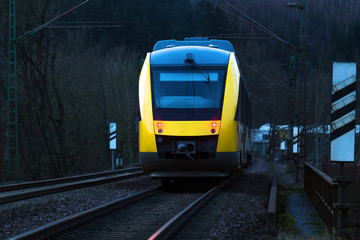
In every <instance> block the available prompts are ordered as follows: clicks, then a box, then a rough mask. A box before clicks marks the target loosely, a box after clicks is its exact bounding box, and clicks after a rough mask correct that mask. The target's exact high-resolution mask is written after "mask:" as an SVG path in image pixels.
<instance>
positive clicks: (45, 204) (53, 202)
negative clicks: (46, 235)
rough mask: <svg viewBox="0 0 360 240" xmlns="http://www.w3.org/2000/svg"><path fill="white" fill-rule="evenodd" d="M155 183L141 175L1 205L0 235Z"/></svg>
mask: <svg viewBox="0 0 360 240" xmlns="http://www.w3.org/2000/svg"><path fill="white" fill-rule="evenodd" d="M155 186H160V182H159V181H155V180H152V179H150V178H149V177H148V176H143V177H139V178H136V179H128V180H124V181H120V182H115V183H109V184H103V185H99V186H95V187H88V188H82V189H78V190H72V191H67V192H63V193H57V194H52V195H47V196H43V197H37V198H33V199H28V200H23V201H19V202H14V203H8V204H4V205H0V216H1V218H0V226H1V227H0V239H6V238H9V237H11V236H15V235H18V234H20V233H23V232H25V231H28V230H31V229H34V228H36V227H39V226H42V225H45V224H47V223H49V222H52V221H55V220H59V219H61V218H63V217H65V216H69V215H72V214H75V213H78V212H81V211H84V210H87V209H90V208H93V207H96V206H99V205H102V204H105V203H107V202H110V201H113V200H116V199H119V198H122V197H125V196H128V195H131V194H135V193H137V192H139V191H143V190H146V189H149V188H151V187H155Z"/></svg>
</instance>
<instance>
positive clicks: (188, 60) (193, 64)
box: [184, 53, 210, 84]
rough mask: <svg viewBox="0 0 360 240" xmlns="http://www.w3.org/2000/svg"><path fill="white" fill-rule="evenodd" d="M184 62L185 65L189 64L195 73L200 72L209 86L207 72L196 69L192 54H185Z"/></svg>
mask: <svg viewBox="0 0 360 240" xmlns="http://www.w3.org/2000/svg"><path fill="white" fill-rule="evenodd" d="M184 62H185V63H187V64H190V65H191V67H192V68H193V69H194V70H195V71H197V72H200V73H201V74H202V75H203V76H204V78H205V79H206V80H207V84H210V74H209V72H208V71H201V70H200V69H199V68H197V66H196V63H195V61H194V59H193V58H192V53H188V54H186V58H185V60H184Z"/></svg>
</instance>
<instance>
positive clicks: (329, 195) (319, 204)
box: [304, 163, 338, 230]
mask: <svg viewBox="0 0 360 240" xmlns="http://www.w3.org/2000/svg"><path fill="white" fill-rule="evenodd" d="M304 191H305V192H306V194H307V195H308V196H309V198H310V200H311V202H312V203H313V205H314V207H315V209H316V211H317V212H318V214H319V216H320V217H321V219H322V220H323V222H324V224H325V225H326V226H327V227H328V228H329V229H331V230H333V229H335V228H336V227H337V222H338V212H337V211H338V210H337V209H336V208H334V203H336V202H337V200H338V183H335V182H333V181H332V179H331V178H330V177H329V176H328V175H326V174H325V173H323V172H322V171H320V170H319V169H317V168H315V167H313V166H311V165H310V164H308V163H305V165H304Z"/></svg>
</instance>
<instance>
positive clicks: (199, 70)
mask: <svg viewBox="0 0 360 240" xmlns="http://www.w3.org/2000/svg"><path fill="white" fill-rule="evenodd" d="M225 71H226V69H224V68H219V67H196V69H194V68H191V67H183V68H180V67H179V68H169V67H167V68H165V67H164V68H154V69H153V71H152V94H153V112H154V119H163V120H206V119H213V120H215V119H216V118H218V119H220V117H221V108H222V98H223V92H224V79H225Z"/></svg>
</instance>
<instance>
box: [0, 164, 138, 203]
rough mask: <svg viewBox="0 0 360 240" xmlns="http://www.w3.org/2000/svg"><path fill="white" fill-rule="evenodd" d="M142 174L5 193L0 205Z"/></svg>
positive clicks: (0, 199) (136, 173)
mask: <svg viewBox="0 0 360 240" xmlns="http://www.w3.org/2000/svg"><path fill="white" fill-rule="evenodd" d="M141 175H144V172H143V171H138V172H134V173H124V174H122V175H117V176H111V177H108V178H102V179H88V181H81V182H75V183H68V184H65V185H61V186H49V187H45V188H43V189H35V190H33V191H28V192H20V193H14V194H9V195H5V196H0V205H1V204H5V203H9V202H15V201H19V200H24V199H29V198H34V197H38V196H43V195H48V194H53V193H59V192H65V191H69V190H74V189H79V188H84V187H91V186H95V185H100V184H105V183H110V182H115V181H119V180H124V179H128V178H133V177H138V176H141Z"/></svg>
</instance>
